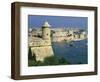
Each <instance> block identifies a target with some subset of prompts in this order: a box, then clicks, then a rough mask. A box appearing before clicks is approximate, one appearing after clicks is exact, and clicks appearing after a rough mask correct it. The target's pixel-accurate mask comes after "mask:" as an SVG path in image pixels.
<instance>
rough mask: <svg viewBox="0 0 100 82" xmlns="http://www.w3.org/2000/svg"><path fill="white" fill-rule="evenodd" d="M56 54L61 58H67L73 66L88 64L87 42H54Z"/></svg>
mask: <svg viewBox="0 0 100 82" xmlns="http://www.w3.org/2000/svg"><path fill="white" fill-rule="evenodd" d="M52 44H53V46H52V47H53V50H54V54H55V55H56V56H57V57H59V58H61V57H64V58H66V60H67V61H69V62H70V63H71V64H87V63H88V45H87V40H81V41H74V42H72V43H66V42H53V43H52Z"/></svg>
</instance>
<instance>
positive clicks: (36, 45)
mask: <svg viewBox="0 0 100 82" xmlns="http://www.w3.org/2000/svg"><path fill="white" fill-rule="evenodd" d="M50 27H51V26H50V25H49V24H48V22H47V21H46V22H45V23H44V24H43V26H42V36H41V37H38V36H32V37H29V47H30V48H31V51H32V56H35V58H36V61H44V59H45V58H46V57H50V56H53V55H54V53H53V49H52V44H51V37H50V35H51V31H50Z"/></svg>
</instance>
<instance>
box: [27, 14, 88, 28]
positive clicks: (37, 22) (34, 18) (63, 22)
mask: <svg viewBox="0 0 100 82" xmlns="http://www.w3.org/2000/svg"><path fill="white" fill-rule="evenodd" d="M45 21H48V23H49V24H50V25H51V28H57V27H59V28H62V27H71V28H82V29H86V28H87V26H88V18H87V17H70V16H47V15H28V27H29V28H35V27H37V28H41V27H42V25H43V24H44V22H45Z"/></svg>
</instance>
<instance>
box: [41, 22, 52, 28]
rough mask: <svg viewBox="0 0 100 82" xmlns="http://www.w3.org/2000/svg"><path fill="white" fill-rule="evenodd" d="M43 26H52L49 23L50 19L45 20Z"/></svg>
mask: <svg viewBox="0 0 100 82" xmlns="http://www.w3.org/2000/svg"><path fill="white" fill-rule="evenodd" d="M43 27H51V25H50V24H49V23H48V21H45V22H44V24H43Z"/></svg>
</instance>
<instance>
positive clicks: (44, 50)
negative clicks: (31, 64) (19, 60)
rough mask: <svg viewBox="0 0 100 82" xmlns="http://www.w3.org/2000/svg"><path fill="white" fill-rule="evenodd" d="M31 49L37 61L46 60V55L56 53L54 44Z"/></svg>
mask: <svg viewBox="0 0 100 82" xmlns="http://www.w3.org/2000/svg"><path fill="white" fill-rule="evenodd" d="M31 51H32V55H33V56H35V58H36V61H44V59H45V58H46V57H50V56H53V55H54V53H53V49H52V46H39V47H31Z"/></svg>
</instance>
